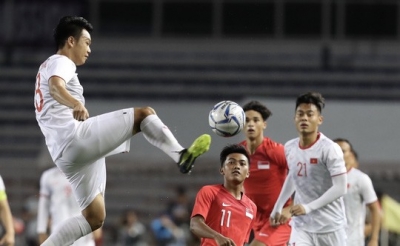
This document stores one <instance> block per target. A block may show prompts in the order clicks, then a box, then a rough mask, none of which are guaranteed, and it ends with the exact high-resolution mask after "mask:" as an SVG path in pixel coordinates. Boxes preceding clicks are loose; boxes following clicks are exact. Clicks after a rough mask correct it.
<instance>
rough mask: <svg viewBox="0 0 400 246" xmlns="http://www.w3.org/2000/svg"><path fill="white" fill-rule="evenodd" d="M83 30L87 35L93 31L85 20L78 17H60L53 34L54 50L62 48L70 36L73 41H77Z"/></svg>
mask: <svg viewBox="0 0 400 246" xmlns="http://www.w3.org/2000/svg"><path fill="white" fill-rule="evenodd" d="M83 29H85V30H87V31H88V32H89V33H90V32H92V31H93V26H92V24H90V23H89V22H88V21H87V20H86V19H85V18H83V17H79V16H64V17H62V18H61V19H60V21H59V22H58V24H57V27H56V28H55V29H54V33H53V37H54V41H55V44H56V49H57V50H58V49H60V48H62V47H63V46H64V45H65V42H66V41H67V39H68V38H69V37H71V36H72V37H74V38H75V39H79V38H80V36H81V33H82V30H83Z"/></svg>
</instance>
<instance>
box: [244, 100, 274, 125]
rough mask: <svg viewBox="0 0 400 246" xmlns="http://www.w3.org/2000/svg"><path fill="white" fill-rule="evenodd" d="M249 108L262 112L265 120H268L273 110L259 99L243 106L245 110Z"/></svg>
mask: <svg viewBox="0 0 400 246" xmlns="http://www.w3.org/2000/svg"><path fill="white" fill-rule="evenodd" d="M249 110H254V111H256V112H258V113H260V114H261V117H262V118H263V120H264V121H266V120H267V119H268V118H269V117H270V116H271V115H272V112H271V111H270V110H269V109H268V108H267V107H266V106H265V105H263V104H262V103H260V102H259V101H250V102H248V103H246V104H245V105H244V106H243V111H244V112H246V111H249Z"/></svg>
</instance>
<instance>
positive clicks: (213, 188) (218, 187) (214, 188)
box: [200, 184, 222, 192]
mask: <svg viewBox="0 0 400 246" xmlns="http://www.w3.org/2000/svg"><path fill="white" fill-rule="evenodd" d="M221 189H222V185H216V184H213V185H204V186H203V187H201V189H200V191H202V192H218V191H219V190H221Z"/></svg>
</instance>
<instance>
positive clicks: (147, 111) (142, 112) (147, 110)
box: [135, 107, 156, 123]
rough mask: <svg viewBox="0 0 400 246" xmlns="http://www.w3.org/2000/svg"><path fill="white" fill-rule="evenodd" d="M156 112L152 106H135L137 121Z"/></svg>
mask: <svg viewBox="0 0 400 246" xmlns="http://www.w3.org/2000/svg"><path fill="white" fill-rule="evenodd" d="M153 114H156V111H155V110H154V109H153V108H151V107H143V108H135V123H140V122H142V121H143V120H144V119H145V118H146V117H147V116H149V115H153Z"/></svg>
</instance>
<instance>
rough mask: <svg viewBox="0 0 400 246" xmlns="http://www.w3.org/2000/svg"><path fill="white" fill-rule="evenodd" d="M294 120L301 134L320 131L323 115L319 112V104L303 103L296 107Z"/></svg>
mask: <svg viewBox="0 0 400 246" xmlns="http://www.w3.org/2000/svg"><path fill="white" fill-rule="evenodd" d="M294 121H295V124H296V128H297V131H298V132H299V133H300V134H309V133H315V132H318V127H319V125H321V124H322V121H323V117H322V115H321V114H320V113H319V111H318V108H317V106H315V105H314V104H312V103H302V104H300V105H299V106H298V107H297V109H296V114H295V117H294Z"/></svg>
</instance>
